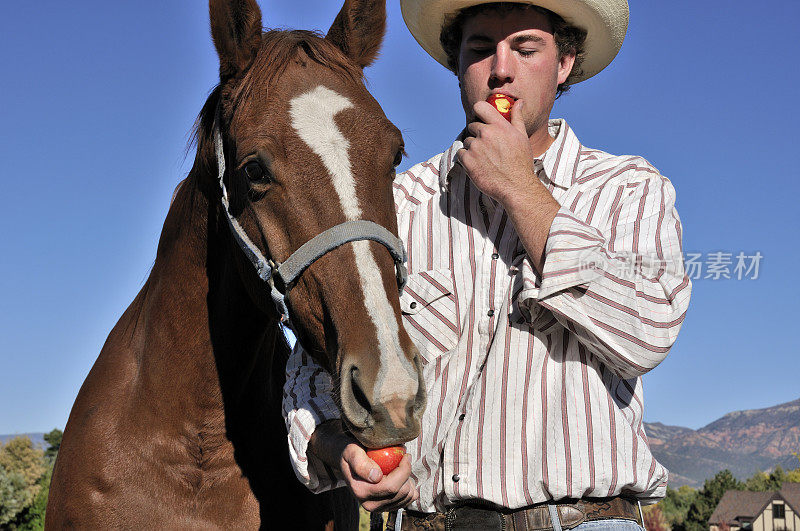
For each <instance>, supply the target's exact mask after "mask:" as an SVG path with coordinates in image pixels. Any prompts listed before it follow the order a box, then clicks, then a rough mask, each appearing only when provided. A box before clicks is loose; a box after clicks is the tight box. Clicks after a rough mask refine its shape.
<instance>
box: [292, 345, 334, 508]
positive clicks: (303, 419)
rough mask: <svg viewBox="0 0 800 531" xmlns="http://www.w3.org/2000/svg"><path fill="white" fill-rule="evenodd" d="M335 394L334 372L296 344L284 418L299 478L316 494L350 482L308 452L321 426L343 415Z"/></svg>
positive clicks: (295, 469) (293, 464)
mask: <svg viewBox="0 0 800 531" xmlns="http://www.w3.org/2000/svg"><path fill="white" fill-rule="evenodd" d="M334 393H335V390H334V386H333V380H332V378H331V375H330V374H328V373H327V372H326V371H325V370H324V369H323V368H322V367H320V366H319V365H318V364H317V363H316V362H315V361H314V360H313V359H312V358H311V356H309V355H308V354H307V353H306V351H305V350H303V348H302V347H300V346H299V343H298V344H296V345H295V348H294V350H293V351H292V354H291V356H290V357H289V360H288V361H287V363H286V383H285V384H284V387H283V417H284V420H285V421H286V429H287V431H288V442H289V455H290V457H291V461H292V466H293V468H294V471H295V474H296V475H297V479H299V480H300V482H301V483H303V485H305V486H306V487H308V489H309V490H311V491H312V492H314V493H319V492H324V491H326V490H330V489H334V488H338V487H341V486H344V485H345V484H346V483H345V482H344V480H343V479H342V478H341V477H339V476H338V474H337V472H336V471H334V470H332V469H331V468H330V467H328V466H327V465H325V463H323V462H322V461H321V460H320V459H318V458H317V457H315V456H314V455H313V454H309V453H308V442H309V440H310V439H311V435H312V434H313V433H314V430H316V428H317V426H319V425H320V424H322V423H323V422H325V421H328V420H332V419H338V418H340V417H341V413H340V410H339V407H338V406H337V405H336V400H335V398H334V397H335V395H334Z"/></svg>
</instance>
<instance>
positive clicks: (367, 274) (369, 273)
mask: <svg viewBox="0 0 800 531" xmlns="http://www.w3.org/2000/svg"><path fill="white" fill-rule="evenodd" d="M351 107H353V103H352V102H351V101H350V100H349V99H347V98H345V97H344V96H342V95H340V94H338V93H336V92H334V91H332V90H330V89H328V88H326V87H323V86H318V87H317V88H315V89H313V90H311V91H309V92H306V93H305V94H302V95H300V96H297V97H295V98H293V99H292V101H291V102H290V110H289V113H290V114H291V117H292V127H294V129H295V131H297V134H298V135H299V136H300V138H301V139H302V140H303V141H304V142H305V143H306V144H308V146H309V147H310V148H311V149H312V151H314V153H316V154H317V155H319V157H320V158H321V159H322V163H323V164H324V165H325V168H326V169H327V170H328V172H329V173H330V175H331V179H332V182H333V186H334V188H335V190H336V193H337V195H338V196H339V202H340V203H341V205H342V211H343V212H344V215H345V217H346V218H347V219H348V220H356V219H361V216H362V213H361V208H360V207H359V204H358V197H357V196H356V186H355V179H354V178H353V172H352V169H351V167H350V157H349V155H348V149H349V148H350V142H348V141H347V139H346V138H345V137H344V135H342V132H341V131H340V130H339V128H338V127H337V125H336V121H335V120H334V117H335V116H336V114H337V113H339V112H341V111H343V110H345V109H349V108H351ZM353 251H354V252H355V264H356V269H357V270H358V276H359V279H360V280H361V289H362V290H363V293H364V305H365V306H366V309H367V313H368V314H369V316H370V318H371V319H372V322H373V324H374V325H375V329H376V331H377V339H378V349H379V353H380V362H381V368H380V371H379V372H378V376H377V379H376V382H375V388H376V392H375V396H374V399H375V400H377V401H378V402H380V403H386V402H387V401H389V400H392V399H394V398H400V399H403V400H408V399H410V398H412V397H413V396H414V395H415V394H416V393H417V386H418V382H417V372H416V370H415V368H414V366H413V365H412V364H411V362H409V361H408V360H407V359H406V357H405V354H404V352H403V349H402V348H401V346H400V334H399V331H398V327H397V319H396V318H395V315H394V313H393V312H392V307H391V305H390V304H389V298H388V296H387V294H386V289H385V288H384V285H383V282H382V281H381V276H380V270H379V269H378V264H377V263H376V262H375V257H374V256H373V254H372V252H371V249H370V245H369V242H368V241H356V242H353Z"/></svg>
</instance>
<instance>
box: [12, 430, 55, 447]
mask: <svg viewBox="0 0 800 531" xmlns="http://www.w3.org/2000/svg"><path fill="white" fill-rule="evenodd" d="M14 437H28V438H29V439H30V440H31V442H33V445H34V446H37V445H38V446H39V447H40V448H48V447H49V446H50V445H49V444H47V443H46V442H45V440H44V433H12V434H10V435H0V442H2V443H6V442H8V440H9V439H13V438H14Z"/></svg>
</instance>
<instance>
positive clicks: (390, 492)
mask: <svg viewBox="0 0 800 531" xmlns="http://www.w3.org/2000/svg"><path fill="white" fill-rule="evenodd" d="M410 476H411V458H410V457H409V456H408V454H406V455H404V456H403V459H401V460H400V464H399V465H397V468H395V469H394V470H392V471H391V472H389V473H388V474H387V475H385V476H383V480H381V482H380V483H378V484H376V485H374V486H373V487H372V489H370V490H371V491H372V496H370V498H371V499H376V498H390V497H394V496H395V495H396V494H397V493H398V492H400V489H402V488H403V486H404V485H405V483H406V482H407V481H408V478H409V477H410Z"/></svg>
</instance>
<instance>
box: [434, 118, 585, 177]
mask: <svg viewBox="0 0 800 531" xmlns="http://www.w3.org/2000/svg"><path fill="white" fill-rule="evenodd" d="M548 131H549V133H550V136H551V137H553V138H554V140H553V143H552V144H551V145H550V147H549V148H547V151H545V152H544V153H543V154H542V155H541V156H539V157H536V158H534V159H533V165H534V169H535V170H536V174H537V175H538V176H539V179H541V180H542V181H543V182H545V184H546V183H547V182H548V181H549V182H551V183H553V184H555V185H557V186H560V187H562V188H569V187H570V186H572V183H573V181H574V179H575V176H576V170H577V166H578V156H579V155H580V151H581V143H580V142H579V141H578V137H577V136H575V133H574V132H573V131H572V128H571V127H570V126H569V125H567V122H566V121H565V120H563V119H556V120H550V122H549V123H548ZM463 135H464V131H462V132H461V134H459V135H458V138H456V140H455V142H453V144H452V145H451V146H450V148H449V149H448V150H447V151H445V152H444V154H443V156H442V158H441V160H440V162H439V185H440V187H441V189H442V190H443V191H445V190H447V188H448V184H449V182H450V180H451V179H452V178H453V176H454V175H455V173H456V172H459V171H462V168H461V165H460V164H456V152H458V150H459V149H461V148H462V147H463V143H462V138H463Z"/></svg>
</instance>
